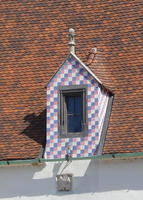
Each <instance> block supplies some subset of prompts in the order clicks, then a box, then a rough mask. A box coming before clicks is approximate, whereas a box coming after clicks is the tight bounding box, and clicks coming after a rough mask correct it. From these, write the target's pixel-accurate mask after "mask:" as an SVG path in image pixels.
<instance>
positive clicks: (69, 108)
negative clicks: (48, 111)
mask: <svg viewBox="0 0 143 200" xmlns="http://www.w3.org/2000/svg"><path fill="white" fill-rule="evenodd" d="M66 100H67V113H68V114H74V97H67V98H66Z"/></svg>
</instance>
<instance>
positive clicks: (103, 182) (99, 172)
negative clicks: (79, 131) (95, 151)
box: [0, 160, 143, 200]
mask: <svg viewBox="0 0 143 200" xmlns="http://www.w3.org/2000/svg"><path fill="white" fill-rule="evenodd" d="M64 165H65V163H62V162H57V163H47V164H46V165H42V166H19V167H1V168H0V199H4V200H6V199H14V200H17V199H18V200H19V199H20V200H31V199H32V200H33V199H34V200H35V199H36V200H37V199H38V200H53V199H54V200H64V199H65V200H86V199H88V200H128V199H129V200H142V199H143V160H122V161H121V160H110V161H99V160H91V161H90V160H88V161H73V162H72V163H71V164H70V165H69V167H68V168H67V169H66V170H65V171H64V172H70V173H73V175H74V178H73V190H72V191H71V192H58V191H57V189H56V181H55V177H56V174H57V173H58V172H60V170H61V169H62V168H63V166H64Z"/></svg>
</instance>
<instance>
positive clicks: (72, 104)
mask: <svg viewBox="0 0 143 200" xmlns="http://www.w3.org/2000/svg"><path fill="white" fill-rule="evenodd" d="M86 99H87V94H86V85H78V86H77V85H76V86H74V85H72V86H60V87H59V135H60V137H80V136H85V135H87V109H86V107H87V105H86V104H87V100H86Z"/></svg>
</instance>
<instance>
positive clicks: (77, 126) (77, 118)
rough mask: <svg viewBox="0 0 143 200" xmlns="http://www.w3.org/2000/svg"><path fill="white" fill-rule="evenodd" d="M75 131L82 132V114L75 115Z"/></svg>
mask: <svg viewBox="0 0 143 200" xmlns="http://www.w3.org/2000/svg"><path fill="white" fill-rule="evenodd" d="M74 125H75V132H81V115H77V116H75V124H74Z"/></svg>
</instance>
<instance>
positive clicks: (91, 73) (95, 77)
mask: <svg viewBox="0 0 143 200" xmlns="http://www.w3.org/2000/svg"><path fill="white" fill-rule="evenodd" d="M71 55H72V56H73V57H74V58H75V59H76V60H77V61H78V62H79V63H80V64H81V65H82V66H83V67H84V68H85V69H86V70H87V71H88V72H89V73H90V75H91V76H92V77H93V78H94V79H96V80H97V82H98V83H99V84H100V85H103V84H102V82H101V81H100V80H99V79H98V78H97V76H96V75H95V74H94V73H93V72H92V71H91V70H90V69H89V68H88V67H87V66H86V65H85V64H84V63H83V62H82V61H81V60H80V59H79V58H78V57H77V56H76V55H75V54H74V53H72V52H70V53H69V55H68V56H67V57H66V59H65V60H64V61H63V62H62V64H61V65H60V66H59V67H58V69H57V71H56V72H55V73H54V74H53V75H52V76H51V78H50V79H49V80H48V82H47V83H46V85H45V87H47V86H48V84H49V82H50V81H51V80H52V78H53V77H54V76H55V75H56V74H57V73H58V71H59V70H60V68H61V67H62V66H63V65H64V63H65V62H66V61H67V59H68V58H69V57H70V56H71ZM103 86H104V85H103Z"/></svg>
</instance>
